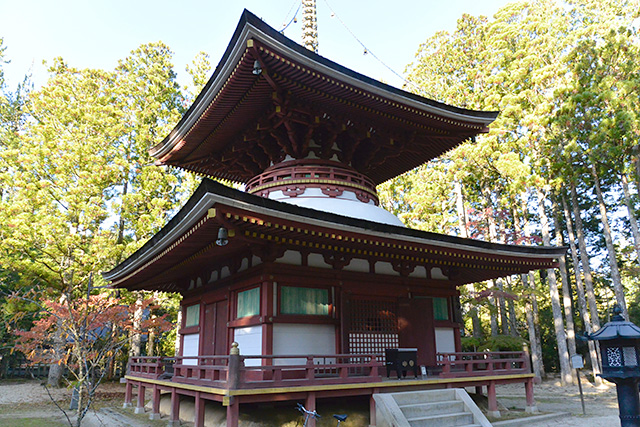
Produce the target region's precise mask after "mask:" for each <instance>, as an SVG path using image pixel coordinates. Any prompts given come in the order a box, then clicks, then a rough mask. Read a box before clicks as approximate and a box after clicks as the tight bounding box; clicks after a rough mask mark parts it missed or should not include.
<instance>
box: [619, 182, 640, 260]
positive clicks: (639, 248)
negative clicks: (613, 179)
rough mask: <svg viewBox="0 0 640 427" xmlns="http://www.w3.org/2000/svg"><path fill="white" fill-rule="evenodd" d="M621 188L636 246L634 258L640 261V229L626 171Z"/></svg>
mask: <svg viewBox="0 0 640 427" xmlns="http://www.w3.org/2000/svg"><path fill="white" fill-rule="evenodd" d="M622 190H623V193H624V202H625V204H626V205H627V213H628V215H629V225H631V233H632V234H633V245H634V247H635V248H636V257H637V258H636V260H637V262H638V263H640V231H638V220H637V219H636V213H635V209H634V208H633V202H632V200H631V193H629V179H628V177H627V174H626V173H623V174H622Z"/></svg>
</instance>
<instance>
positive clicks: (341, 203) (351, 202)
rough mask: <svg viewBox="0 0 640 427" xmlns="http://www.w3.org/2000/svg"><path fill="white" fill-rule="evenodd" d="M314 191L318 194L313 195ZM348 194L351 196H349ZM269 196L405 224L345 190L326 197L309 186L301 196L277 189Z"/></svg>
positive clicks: (345, 213)
mask: <svg viewBox="0 0 640 427" xmlns="http://www.w3.org/2000/svg"><path fill="white" fill-rule="evenodd" d="M278 193H279V194H278ZM314 193H320V194H319V195H318V194H315V195H314ZM349 195H351V196H352V197H349ZM269 198H270V199H274V200H278V201H280V202H285V203H291V204H292V205H296V206H301V207H303V208H310V209H315V210H318V211H322V212H331V213H334V214H337V215H343V216H348V217H351V218H358V219H366V220H368V221H374V222H379V223H381V224H389V225H399V226H401V227H404V226H405V225H404V224H403V223H402V221H400V219H399V218H398V217H397V216H395V215H394V214H392V213H391V212H389V211H386V210H384V209H383V208H381V207H380V206H376V205H375V204H374V203H363V202H361V201H360V200H358V199H356V197H355V195H354V194H353V193H351V192H347V191H345V192H344V193H343V195H342V196H340V197H328V196H325V195H323V194H322V193H321V192H320V190H319V189H317V188H309V189H307V190H306V191H305V193H304V194H303V195H301V196H296V197H288V196H285V195H283V194H282V191H277V192H273V193H270V194H269Z"/></svg>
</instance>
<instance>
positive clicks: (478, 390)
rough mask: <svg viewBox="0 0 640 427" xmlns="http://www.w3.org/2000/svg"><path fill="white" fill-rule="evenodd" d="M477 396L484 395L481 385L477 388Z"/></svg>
mask: <svg viewBox="0 0 640 427" xmlns="http://www.w3.org/2000/svg"><path fill="white" fill-rule="evenodd" d="M476 394H477V395H478V396H481V395H482V386H481V385H477V386H476Z"/></svg>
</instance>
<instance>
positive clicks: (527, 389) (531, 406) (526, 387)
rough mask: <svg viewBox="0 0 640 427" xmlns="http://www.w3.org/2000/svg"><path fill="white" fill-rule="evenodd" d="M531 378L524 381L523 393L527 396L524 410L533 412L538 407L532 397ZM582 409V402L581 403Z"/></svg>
mask: <svg viewBox="0 0 640 427" xmlns="http://www.w3.org/2000/svg"><path fill="white" fill-rule="evenodd" d="M533 380H534V379H533V378H529V379H528V380H527V382H525V383H524V390H525V395H526V397H527V407H526V408H525V412H528V413H531V414H535V413H537V412H538V407H537V406H536V401H535V399H534V398H533ZM582 405H583V409H584V402H583V403H582Z"/></svg>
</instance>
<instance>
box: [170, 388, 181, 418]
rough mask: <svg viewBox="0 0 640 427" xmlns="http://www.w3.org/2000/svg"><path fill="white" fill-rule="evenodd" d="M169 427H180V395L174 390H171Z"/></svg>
mask: <svg viewBox="0 0 640 427" xmlns="http://www.w3.org/2000/svg"><path fill="white" fill-rule="evenodd" d="M169 425H170V426H179V425H180V395H179V394H178V393H177V392H176V389H175V388H172V389H171V420H169Z"/></svg>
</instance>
